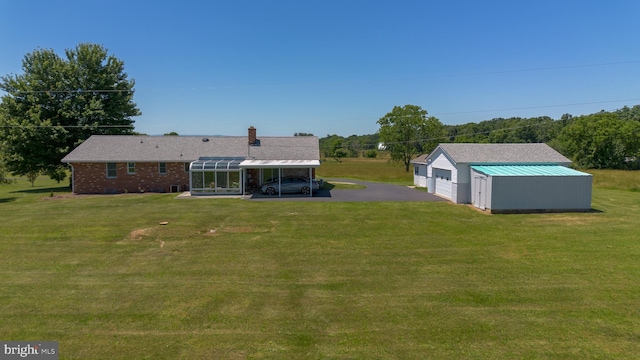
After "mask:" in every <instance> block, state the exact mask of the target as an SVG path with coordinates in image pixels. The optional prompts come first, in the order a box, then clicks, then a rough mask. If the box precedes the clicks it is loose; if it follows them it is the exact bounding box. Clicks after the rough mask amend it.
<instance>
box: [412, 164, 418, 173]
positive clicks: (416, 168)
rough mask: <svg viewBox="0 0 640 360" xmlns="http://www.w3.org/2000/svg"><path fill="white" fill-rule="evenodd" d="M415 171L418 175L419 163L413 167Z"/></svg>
mask: <svg viewBox="0 0 640 360" xmlns="http://www.w3.org/2000/svg"><path fill="white" fill-rule="evenodd" d="M413 173H414V174H415V175H418V166H417V165H416V166H414V167H413Z"/></svg>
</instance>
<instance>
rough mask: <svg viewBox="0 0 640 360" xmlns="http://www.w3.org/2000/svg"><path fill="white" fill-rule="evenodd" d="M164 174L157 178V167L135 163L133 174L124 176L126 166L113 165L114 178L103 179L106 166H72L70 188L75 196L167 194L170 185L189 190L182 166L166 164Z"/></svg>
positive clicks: (179, 163)
mask: <svg viewBox="0 0 640 360" xmlns="http://www.w3.org/2000/svg"><path fill="white" fill-rule="evenodd" d="M166 164H167V173H166V174H160V173H159V168H158V163H157V162H149V163H140V162H138V163H135V173H134V174H127V163H116V177H115V178H107V164H106V163H74V164H71V165H72V166H73V185H74V192H75V193H76V194H113V193H125V192H130V193H137V192H170V191H171V185H180V190H181V191H185V190H188V189H189V173H188V172H185V171H184V166H185V165H184V163H182V162H178V163H170V162H168V163H166Z"/></svg>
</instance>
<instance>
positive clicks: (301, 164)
mask: <svg viewBox="0 0 640 360" xmlns="http://www.w3.org/2000/svg"><path fill="white" fill-rule="evenodd" d="M319 166H320V160H244V161H243V162H241V163H240V167H241V168H253V169H256V168H316V167H319Z"/></svg>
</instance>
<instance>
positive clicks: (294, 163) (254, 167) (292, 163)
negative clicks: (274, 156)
mask: <svg viewBox="0 0 640 360" xmlns="http://www.w3.org/2000/svg"><path fill="white" fill-rule="evenodd" d="M319 166H320V160H244V161H242V162H241V163H240V164H239V168H240V169H242V170H243V176H244V178H245V179H247V182H248V183H253V184H255V185H256V186H260V185H262V184H264V183H266V182H269V181H273V180H275V179H278V196H282V192H281V191H280V181H281V180H282V178H283V177H284V176H304V177H307V178H308V179H309V188H311V189H312V188H313V186H312V179H313V178H314V175H315V169H316V168H317V167H319ZM243 194H244V193H243ZM309 196H313V191H311V192H310V193H309Z"/></svg>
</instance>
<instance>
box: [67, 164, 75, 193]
mask: <svg viewBox="0 0 640 360" xmlns="http://www.w3.org/2000/svg"><path fill="white" fill-rule="evenodd" d="M69 165H71V193H72V194H75V193H76V172H75V168H74V167H73V164H69Z"/></svg>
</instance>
